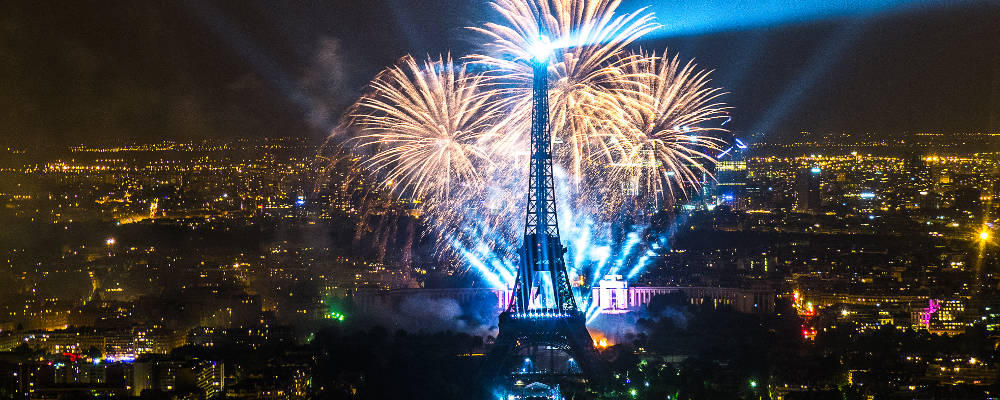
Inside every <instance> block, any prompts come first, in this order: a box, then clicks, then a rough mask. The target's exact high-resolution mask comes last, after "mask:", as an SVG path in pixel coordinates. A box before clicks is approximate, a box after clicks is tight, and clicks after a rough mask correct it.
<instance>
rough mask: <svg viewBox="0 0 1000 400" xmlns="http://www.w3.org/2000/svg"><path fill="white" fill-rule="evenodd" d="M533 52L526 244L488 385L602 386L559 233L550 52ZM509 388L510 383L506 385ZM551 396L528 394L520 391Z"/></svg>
mask: <svg viewBox="0 0 1000 400" xmlns="http://www.w3.org/2000/svg"><path fill="white" fill-rule="evenodd" d="M545 50H546V51H538V52H535V53H537V54H535V56H534V58H533V59H532V60H530V61H531V65H532V69H533V72H534V83H533V88H532V92H533V96H532V97H533V101H532V111H531V162H530V172H529V174H528V176H529V180H528V182H529V183H528V204H527V213H526V216H525V226H524V243H523V244H522V246H521V248H520V251H519V254H520V263H519V266H518V270H517V280H516V282H515V283H514V292H513V295H512V296H511V301H510V304H509V305H508V307H507V309H506V310H505V311H504V312H503V313H501V314H500V320H499V325H498V326H499V334H498V335H497V338H496V341H495V343H494V345H493V348H492V349H491V350H490V352H489V354H487V356H486V360H485V361H484V365H483V370H482V372H481V373H482V374H483V376H484V377H485V378H486V380H487V384H489V385H491V387H492V388H498V387H499V388H501V390H508V389H517V388H521V389H524V388H528V389H529V390H534V389H536V388H537V387H539V386H540V385H539V384H541V387H546V388H551V389H552V391H553V393H557V392H558V390H559V389H558V388H559V386H558V385H560V384H564V385H565V384H575V385H579V384H589V385H591V386H592V387H600V386H603V385H604V378H605V377H604V375H605V374H604V373H603V372H602V368H601V367H600V365H599V364H598V360H597V351H596V350H595V349H594V345H593V339H592V338H591V337H590V333H589V332H588V331H587V327H586V322H585V317H584V313H583V312H582V311H581V310H580V308H578V307H577V304H576V299H575V298H574V295H573V291H572V288H571V287H570V283H569V277H568V276H567V272H566V263H565V261H564V259H563V255H564V254H565V253H566V248H565V247H564V246H563V245H562V242H561V241H560V239H559V222H558V220H557V218H556V201H555V185H554V182H553V177H552V146H551V135H550V132H549V100H548V54H545V53H551V49H545ZM504 388H507V389H504ZM545 397H548V398H553V397H557V394H553V395H552V396H537V395H530V394H528V395H525V396H521V398H545Z"/></svg>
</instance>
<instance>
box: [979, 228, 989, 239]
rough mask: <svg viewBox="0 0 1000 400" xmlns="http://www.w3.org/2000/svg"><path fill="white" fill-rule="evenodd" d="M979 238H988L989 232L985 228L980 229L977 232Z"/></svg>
mask: <svg viewBox="0 0 1000 400" xmlns="http://www.w3.org/2000/svg"><path fill="white" fill-rule="evenodd" d="M979 240H982V241H987V240H990V232H989V231H987V230H985V229H984V230H982V231H980V232H979Z"/></svg>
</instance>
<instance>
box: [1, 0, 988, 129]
mask: <svg viewBox="0 0 1000 400" xmlns="http://www.w3.org/2000/svg"><path fill="white" fill-rule="evenodd" d="M647 3H652V2H651V1H650V0H629V1H625V2H624V5H623V9H626V10H630V9H635V8H637V7H640V6H642V5H645V4H647ZM704 3H706V4H709V6H707V7H701V8H699V9H697V10H694V11H692V10H690V9H688V10H684V11H685V12H686V13H687V14H682V13H680V12H677V13H671V10H673V9H672V8H671V6H670V2H657V4H656V6H655V7H654V10H655V11H656V12H657V15H658V16H660V17H661V21H663V22H665V23H667V25H668V27H666V28H664V29H663V30H661V31H660V32H657V34H656V35H652V37H650V38H649V39H648V40H645V41H643V42H641V43H639V45H641V46H642V47H643V48H646V49H653V50H658V51H662V49H663V48H665V47H669V49H670V51H671V52H674V51H679V52H680V55H681V57H682V58H692V57H694V58H695V59H696V62H697V63H698V64H699V65H700V66H702V67H704V68H707V69H714V70H715V72H714V75H713V76H714V77H715V80H714V82H715V83H716V84H717V85H719V86H722V87H724V88H726V89H727V91H729V92H730V94H729V95H727V96H726V97H725V100H726V101H727V102H728V103H730V104H731V105H732V106H733V107H734V110H733V121H732V123H731V124H730V125H729V126H728V127H730V128H731V129H733V130H734V131H737V132H738V133H740V132H741V133H743V134H746V133H749V132H766V134H767V135H768V136H772V137H779V136H781V135H784V134H788V133H797V132H800V131H814V132H840V131H848V132H873V133H876V134H879V135H890V134H891V135H897V134H904V133H914V132H921V131H940V132H956V131H987V130H991V131H994V130H998V129H1000V121H994V122H993V125H992V127H991V122H990V118H991V110H993V115H994V116H993V118H994V119H995V118H998V117H997V116H998V115H1000V23H998V22H997V21H1000V2H951V3H958V4H961V5H960V6H943V5H933V4H932V5H926V4H925V5H923V6H920V7H907V6H900V7H886V8H885V9H879V10H858V11H856V12H853V11H851V10H847V11H846V12H845V11H844V10H841V12H831V11H829V10H823V11H822V12H816V13H812V14H809V13H806V12H805V11H807V10H805V9H806V8H808V6H807V4H809V3H813V2H812V1H796V2H789V3H793V4H795V5H784V6H782V5H780V3H781V2H777V4H779V6H778V7H776V10H777V9H780V8H785V9H788V8H791V9H792V11H803V13H802V15H798V16H796V15H792V16H790V17H783V18H771V19H767V18H764V19H763V22H758V23H756V24H753V23H723V22H724V21H750V18H749V17H750V16H757V17H760V16H765V17H766V16H770V15H777V14H776V13H777V11H775V10H765V9H761V8H762V7H764V8H766V4H771V5H772V6H774V4H775V2H773V1H762V2H759V3H754V2H738V1H732V0H730V1H713V2H709V1H705V2H704ZM862 3H871V1H867V2H866V1H856V2H844V4H847V5H850V4H862ZM876 3H877V2H876ZM887 3H894V2H891V1H890V2H887ZM925 3H926V2H925ZM726 4H736V5H742V6H741V7H727V6H725V5H726ZM753 4H761V6H759V7H757V6H754V5H753ZM935 4H936V3H935ZM712 5H714V6H712ZM755 7H756V9H755ZM795 7H800V8H802V10H795ZM848 8H850V7H848ZM677 10H680V9H679V8H678V9H677ZM786 11H787V10H786ZM694 13H697V14H694ZM744 14H745V15H746V16H747V18H741V17H742V16H743V15H744ZM793 14H794V13H793ZM695 17H697V20H699V21H702V24H701V25H699V26H694V27H688V28H685V29H674V27H675V26H677V24H675V22H676V21H678V20H684V21H694V20H696V18H695ZM495 18H496V16H495V15H493V13H492V11H491V10H490V8H489V7H488V5H487V4H486V1H485V0H421V1H413V0H328V1H304V0H303V1H250V0H238V1H212V2H205V1H199V0H178V1H164V2H160V1H89V0H74V1H20V0H15V1H8V2H4V4H3V5H0V88H2V89H0V115H2V122H0V135H2V137H3V138H4V139H6V140H8V141H24V142H41V141H44V142H48V143H58V144H76V143H82V142H87V141H89V140H93V139H111V138H125V139H137V140H142V141H157V140H161V139H165V138H167V139H182V138H189V137H194V138H201V137H232V136H276V135H291V136H308V137H314V138H317V139H318V138H321V137H323V136H324V135H325V132H326V131H327V130H328V129H329V127H330V126H331V125H332V123H333V122H334V121H335V120H336V118H337V116H338V115H339V113H340V112H341V111H342V110H343V108H344V107H345V106H346V105H347V104H349V103H350V102H351V101H353V99H354V98H355V97H356V96H357V95H358V94H359V93H360V91H361V89H362V88H363V86H364V84H365V83H366V82H367V81H368V80H369V79H371V77H372V76H374V75H375V74H376V73H377V72H378V71H379V70H380V69H381V68H383V67H385V66H387V65H389V64H391V63H392V62H393V61H394V60H396V59H397V58H399V57H401V56H403V55H405V54H406V53H413V54H416V55H422V54H426V53H433V54H438V53H443V52H449V51H450V52H451V53H452V54H453V55H457V56H461V55H464V54H467V53H468V52H470V50H471V49H473V48H474V47H475V46H476V43H477V37H476V36H475V35H474V34H472V33H470V32H468V31H467V30H465V29H463V27H465V26H469V25H474V24H478V23H479V22H482V21H485V20H488V19H495Z"/></svg>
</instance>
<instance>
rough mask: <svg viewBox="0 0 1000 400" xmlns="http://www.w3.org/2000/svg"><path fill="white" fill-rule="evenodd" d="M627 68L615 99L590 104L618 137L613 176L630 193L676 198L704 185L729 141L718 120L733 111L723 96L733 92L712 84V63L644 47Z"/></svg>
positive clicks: (622, 64)
mask: <svg viewBox="0 0 1000 400" xmlns="http://www.w3.org/2000/svg"><path fill="white" fill-rule="evenodd" d="M617 68H618V69H619V70H621V72H622V77H623V78H622V79H621V80H619V83H620V84H621V85H622V86H619V87H617V88H615V89H614V90H613V91H612V92H613V93H614V96H613V98H614V99H615V103H614V107H610V108H605V109H594V110H590V112H589V113H590V114H591V115H597V116H598V117H597V118H596V119H597V120H598V122H597V124H598V125H599V126H600V128H601V129H602V130H604V131H605V132H610V136H611V137H612V138H613V140H612V144H611V145H610V146H609V147H610V148H611V149H612V150H611V152H612V153H614V154H616V157H615V158H616V159H617V162H615V163H613V164H611V167H612V168H610V171H611V176H613V177H614V179H613V180H614V181H616V182H618V183H619V185H620V186H621V187H623V188H625V189H626V190H623V191H620V192H624V193H633V194H636V195H640V194H642V195H644V196H643V197H647V198H648V199H651V200H655V198H662V199H665V200H667V201H668V202H672V201H673V200H675V199H676V198H677V197H686V196H687V190H688V188H692V187H697V186H698V185H699V184H700V182H701V179H702V175H705V174H708V173H709V169H708V168H707V166H708V165H707V164H711V163H714V162H715V157H713V156H711V155H710V154H714V153H718V152H719V151H721V145H722V144H723V143H724V142H723V141H722V140H721V139H719V138H718V136H717V135H715V134H716V133H719V132H722V131H724V129H723V128H721V127H714V126H710V124H709V122H710V121H712V120H721V119H725V118H726V117H727V116H728V110H729V107H727V106H726V105H725V104H724V103H722V102H720V101H718V99H719V97H720V96H722V95H724V94H725V93H724V92H723V91H722V90H721V89H719V88H713V87H711V86H709V83H710V79H709V74H710V72H711V71H705V70H698V69H697V66H696V65H695V64H694V62H693V61H689V62H688V63H686V64H684V65H682V64H681V63H680V60H678V57H677V56H676V55H675V56H674V57H673V58H670V57H668V56H667V54H666V52H664V53H663V55H661V56H657V55H656V54H655V53H652V54H645V53H641V52H640V53H638V54H634V55H631V56H627V57H623V58H622V59H621V60H619V61H618V63H617Z"/></svg>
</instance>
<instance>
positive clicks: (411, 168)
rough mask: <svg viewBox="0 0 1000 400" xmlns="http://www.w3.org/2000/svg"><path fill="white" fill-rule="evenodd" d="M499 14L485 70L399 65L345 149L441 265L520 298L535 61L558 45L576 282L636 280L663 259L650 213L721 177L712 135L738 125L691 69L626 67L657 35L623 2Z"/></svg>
mask: <svg viewBox="0 0 1000 400" xmlns="http://www.w3.org/2000/svg"><path fill="white" fill-rule="evenodd" d="M492 5H493V7H494V9H496V10H497V11H498V12H499V14H500V15H501V16H502V20H501V21H500V22H498V23H487V24H484V25H483V26H481V27H475V28H471V29H473V30H474V31H476V32H479V33H480V34H482V35H484V36H485V37H486V38H487V42H486V43H485V44H484V45H483V52H482V53H481V54H473V55H470V56H468V57H467V59H468V60H469V63H468V64H461V63H455V62H454V61H453V60H452V59H451V57H450V56H448V57H438V58H436V59H434V58H428V59H426V60H425V61H422V62H420V61H417V60H416V59H414V58H413V57H411V56H406V57H404V58H402V59H401V60H400V61H399V62H398V63H397V64H396V65H394V66H392V67H389V68H387V69H386V70H384V71H383V72H381V73H380V74H379V75H378V76H376V78H375V79H374V80H373V81H372V82H371V84H370V85H369V88H368V90H367V91H366V94H365V95H364V97H362V98H361V99H360V100H358V102H357V103H356V104H355V105H354V107H352V109H351V111H350V112H349V117H348V118H347V120H346V124H347V125H349V127H350V128H351V129H348V130H351V131H356V132H357V133H356V134H355V135H350V136H351V138H350V139H349V140H347V141H345V142H344V143H345V144H346V145H347V147H350V148H351V150H352V152H353V154H354V155H355V157H356V159H357V160H358V161H357V163H358V165H360V166H361V167H363V169H364V170H365V171H366V173H367V174H369V176H370V178H371V179H373V180H374V181H375V182H377V184H376V186H377V187H376V188H375V189H376V190H374V191H381V192H384V193H388V194H390V195H391V197H392V198H395V199H398V200H407V201H411V202H413V203H414V204H416V205H417V208H418V210H417V211H418V213H419V215H420V218H421V219H422V220H423V222H422V223H423V225H424V226H425V227H427V228H428V229H427V230H426V232H425V234H429V235H431V237H432V238H433V240H435V242H436V244H437V248H438V249H440V250H441V251H439V254H442V255H444V256H451V257H454V258H457V259H459V260H461V261H462V262H463V263H464V264H465V265H467V266H468V267H469V268H470V269H472V270H474V271H476V272H477V275H478V276H480V277H482V278H483V280H484V281H485V282H486V283H487V284H488V285H490V286H494V287H503V286H507V285H509V284H510V283H511V282H512V281H513V277H514V274H515V272H516V260H517V254H516V251H517V247H518V244H519V242H520V235H521V233H522V232H523V228H524V218H523V213H524V203H525V201H526V194H525V192H524V191H525V188H526V187H527V184H526V183H525V179H526V178H527V165H528V158H527V148H528V146H527V138H528V132H529V124H530V115H531V112H530V108H531V107H530V105H531V96H532V93H531V89H530V88H531V85H530V82H531V80H532V71H531V66H530V65H529V64H528V63H527V60H529V59H531V58H532V57H531V55H530V53H531V48H532V46H533V45H535V44H536V43H537V42H538V41H539V40H545V39H541V38H539V37H538V32H539V31H540V29H541V30H542V31H544V32H547V33H548V35H549V36H550V37H553V38H555V40H553V41H551V43H548V45H550V46H551V48H552V55H551V57H550V58H549V60H550V69H549V73H550V76H551V77H552V78H551V82H552V84H551V87H550V90H549V98H550V107H551V110H550V114H551V124H552V125H551V131H552V134H553V149H554V156H555V157H554V164H555V165H554V173H555V175H556V176H555V180H556V190H557V191H558V192H559V196H558V198H559V201H560V204H559V208H558V211H559V214H560V215H559V221H560V223H561V225H562V226H561V230H562V232H563V233H564V239H565V240H566V241H567V243H566V244H567V247H568V248H569V253H568V257H567V263H568V264H569V265H568V267H569V270H570V275H571V277H573V278H574V281H575V282H577V284H578V285H579V286H580V287H582V288H584V289H586V288H587V287H589V285H592V284H594V283H596V282H598V281H599V279H600V277H602V276H603V274H606V273H620V274H623V275H624V274H627V275H628V276H629V278H632V277H634V276H636V275H637V274H638V273H640V271H641V269H642V267H643V266H645V264H647V263H648V262H649V260H650V258H651V257H654V256H655V252H654V251H653V250H656V249H657V248H658V247H659V246H660V244H657V243H645V242H646V241H647V240H645V238H644V231H645V229H646V227H647V226H648V216H649V213H650V212H651V210H657V209H664V208H667V207H669V206H671V205H673V204H674V203H675V202H677V201H679V200H680V199H683V198H685V197H687V194H688V193H689V192H690V190H691V189H692V188H695V187H697V186H698V185H699V184H700V183H701V182H702V179H701V177H702V176H703V175H707V174H708V173H709V172H710V163H713V162H714V161H715V157H713V155H714V154H715V153H717V152H718V150H719V148H720V145H721V144H722V142H721V140H719V139H717V138H716V136H715V133H717V132H718V131H722V130H723V129H722V128H721V127H709V125H710V123H711V122H713V120H715V119H717V118H726V116H727V114H726V113H727V110H728V108H727V107H726V106H725V105H724V104H723V103H721V102H720V101H718V99H719V97H720V96H721V95H723V92H722V91H721V90H720V89H716V88H712V87H711V86H710V80H709V73H710V71H702V70H698V69H697V67H696V66H695V65H694V64H693V63H690V62H689V63H686V64H681V63H680V62H679V61H678V58H677V57H676V56H674V57H673V58H669V57H667V55H666V54H665V53H664V54H663V55H657V54H655V53H649V54H647V53H643V52H639V53H634V54H633V53H629V52H628V47H629V46H630V45H631V44H633V43H634V42H635V41H636V40H638V39H639V38H641V37H642V36H643V35H645V34H647V33H649V32H650V31H652V30H654V29H657V27H658V25H657V24H656V23H655V21H654V17H653V14H652V13H651V12H647V11H646V10H645V9H641V10H639V11H636V12H634V13H627V14H620V13H617V12H616V11H617V8H618V6H619V1H614V0H612V1H608V0H527V1H525V0H497V1H495V2H494V3H492ZM473 66H474V67H473ZM472 71H483V72H472ZM372 199H373V200H376V201H379V202H383V203H382V204H383V205H384V204H386V202H391V201H392V200H391V199H386V198H384V197H378V196H373V197H372ZM380 207H382V206H379V205H371V206H366V208H371V209H380ZM382 209H384V208H382ZM656 240H660V239H656ZM583 292H584V293H585V294H589V291H588V290H584V291H583Z"/></svg>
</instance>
